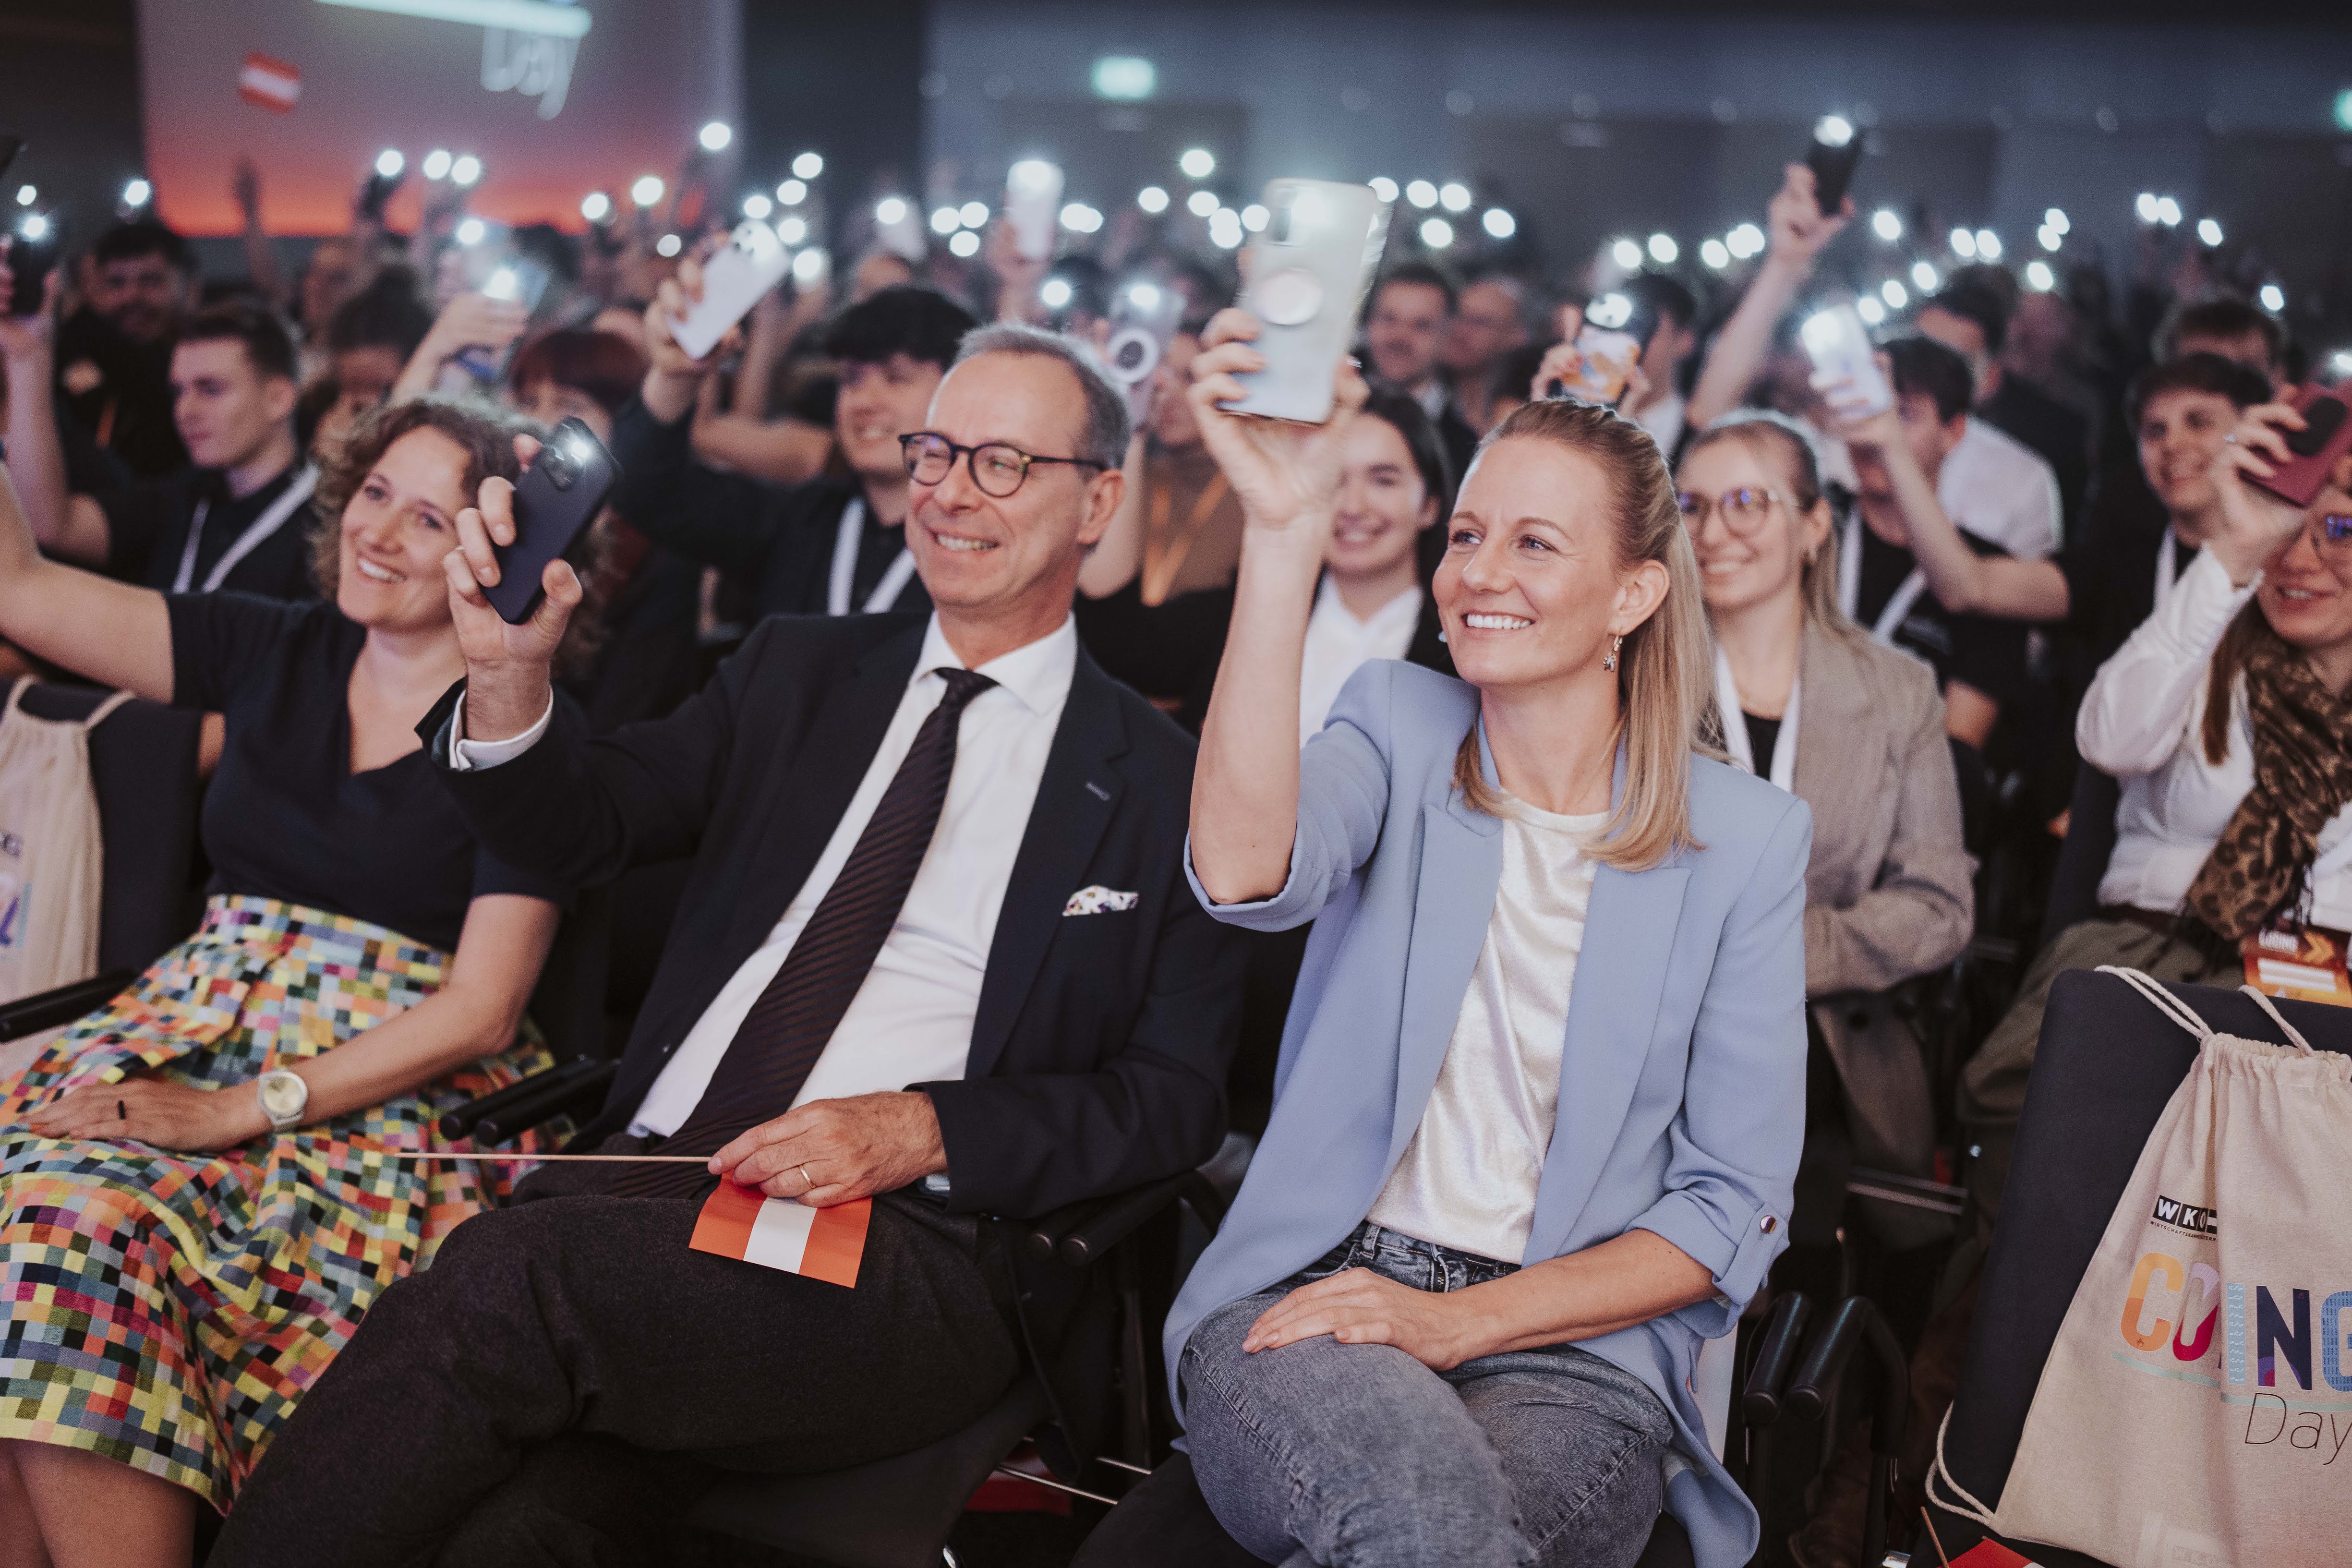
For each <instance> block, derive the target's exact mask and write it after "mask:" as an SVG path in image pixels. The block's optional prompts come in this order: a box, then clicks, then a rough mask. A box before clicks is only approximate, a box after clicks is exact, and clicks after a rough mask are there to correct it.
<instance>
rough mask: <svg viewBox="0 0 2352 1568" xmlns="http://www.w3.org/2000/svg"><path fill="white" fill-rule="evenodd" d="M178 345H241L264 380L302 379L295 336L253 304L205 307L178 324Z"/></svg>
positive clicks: (263, 307)
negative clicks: (295, 353)
mask: <svg viewBox="0 0 2352 1568" xmlns="http://www.w3.org/2000/svg"><path fill="white" fill-rule="evenodd" d="M142 254H145V253H143V252H142ZM180 342H183V343H218V342H238V343H243V344H244V345H245V357H246V358H247V360H249V361H251V362H252V363H253V368H254V369H255V370H256V371H257V372H258V373H259V374H261V375H262V376H263V378H265V379H267V378H268V377H270V376H282V377H283V378H285V379H286V380H288V381H299V380H300V379H301V375H300V373H299V371H298V370H297V369H296V367H295V361H294V334H293V333H291V332H289V331H287V330H286V323H285V322H283V321H279V320H278V312H277V311H275V310H271V309H269V308H268V306H267V305H263V304H260V303H258V302H257V301H255V300H222V301H221V302H220V303H219V304H217V305H207V306H205V308H204V309H203V310H198V311H197V312H196V313H195V314H194V315H193V316H190V317H189V318H188V319H187V321H184V322H183V323H182V324H181V327H180Z"/></svg>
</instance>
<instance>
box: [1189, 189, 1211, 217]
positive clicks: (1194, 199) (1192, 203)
mask: <svg viewBox="0 0 2352 1568" xmlns="http://www.w3.org/2000/svg"><path fill="white" fill-rule="evenodd" d="M1184 205H1185V207H1186V209H1187V210H1189V211H1190V212H1191V213H1192V216H1194V217H1207V216H1209V215H1210V214H1211V213H1213V212H1215V211H1216V210H1217V205H1218V203H1217V193H1216V192H1214V191H1194V192H1193V193H1192V195H1190V196H1187V197H1186V198H1185V199H1184Z"/></svg>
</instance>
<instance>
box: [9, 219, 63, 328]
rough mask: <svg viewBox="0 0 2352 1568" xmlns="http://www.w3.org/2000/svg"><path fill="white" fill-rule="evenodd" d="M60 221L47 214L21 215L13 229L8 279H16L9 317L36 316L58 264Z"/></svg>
mask: <svg viewBox="0 0 2352 1568" xmlns="http://www.w3.org/2000/svg"><path fill="white" fill-rule="evenodd" d="M60 238H61V236H60V235H59V233H58V220H57V219H56V218H55V217H54V216H50V215H49V214H47V213H43V212H23V213H19V214H18V215H17V217H16V225H15V226H14V227H12V228H11V229H10V230H9V231H8V254H7V257H6V260H7V263H8V272H9V275H10V276H11V277H12V278H14V279H16V282H15V284H14V286H13V287H11V288H10V289H9V290H8V300H7V306H8V313H9V314H10V315H12V316H37V315H39V314H40V313H41V300H42V298H43V296H44V294H45V293H46V291H47V288H48V283H49V268H52V267H55V266H56V265H57V263H58V241H59V239H60Z"/></svg>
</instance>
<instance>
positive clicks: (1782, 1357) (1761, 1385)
mask: <svg viewBox="0 0 2352 1568" xmlns="http://www.w3.org/2000/svg"><path fill="white" fill-rule="evenodd" d="M1812 1321H1813V1303H1812V1300H1811V1298H1810V1297H1808V1296H1806V1295H1804V1294H1803V1293H1802V1292H1801V1291H1795V1290H1791V1291H1790V1292H1789V1293H1788V1294H1787V1295H1785V1296H1783V1297H1781V1298H1780V1300H1778V1301H1775V1302H1773V1303H1772V1315H1771V1316H1770V1317H1769V1318H1768V1319H1766V1320H1765V1323H1764V1337H1763V1338H1762V1339H1761V1340H1760V1341H1759V1342H1757V1346H1756V1363H1755V1364H1754V1365H1753V1366H1752V1367H1750V1368H1749V1369H1748V1387H1747V1390H1746V1391H1745V1392H1744V1393H1743V1394H1741V1395H1740V1403H1739V1408H1740V1414H1741V1415H1743V1416H1745V1417H1746V1419H1747V1422H1748V1425H1749V1426H1756V1427H1764V1426H1770V1425H1772V1423H1773V1422H1775V1421H1777V1420H1779V1419H1780V1402H1781V1400H1782V1399H1783V1398H1784V1397H1785V1396H1786V1394H1787V1386H1786V1385H1787V1384H1788V1381H1789V1373H1790V1370H1791V1369H1792V1368H1794V1367H1795V1366H1796V1364H1797V1348H1798V1346H1799V1345H1801V1344H1802V1343H1803V1342H1804V1338H1805V1330H1806V1329H1807V1328H1808V1327H1809V1326H1810V1325H1811V1322H1812Z"/></svg>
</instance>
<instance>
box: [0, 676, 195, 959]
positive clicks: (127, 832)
mask: <svg viewBox="0 0 2352 1568" xmlns="http://www.w3.org/2000/svg"><path fill="white" fill-rule="evenodd" d="M107 695H108V694H107V693H106V692H105V691H103V690H101V689H98V688H95V687H88V686H61V685H55V684H51V683H48V682H43V681H37V682H35V683H34V684H33V685H31V686H29V687H27V688H26V689H25V700H24V709H25V711H26V712H27V713H29V714H31V715H32V716H33V717H34V718H36V719H52V720H81V719H87V718H89V715H90V713H91V711H92V710H94V709H96V708H97V707H98V705H99V704H100V702H103V701H104V700H106V698H107ZM203 723H204V716H203V715H202V714H200V713H195V712H192V711H189V710H184V709H179V708H172V707H167V706H166V705H164V704H163V703H161V702H147V701H142V700H138V699H133V700H131V701H129V702H126V703H124V704H122V706H121V707H120V708H117V709H116V710H114V711H113V712H111V713H110V714H108V715H107V716H106V718H105V719H104V720H103V721H101V722H100V724H99V726H98V727H97V728H96V729H94V730H92V731H90V732H89V778H90V787H91V789H92V791H93V793H95V794H96V795H97V796H98V819H99V831H100V835H101V837H103V838H104V841H105V846H106V860H105V871H104V876H103V879H102V881H101V882H100V894H99V934H98V967H99V970H100V973H104V972H106V971H109V970H116V969H130V970H139V969H144V968H146V967H147V965H148V964H150V963H153V962H154V961H155V959H156V958H157V957H158V956H160V955H161V954H162V953H163V952H164V951H165V950H167V949H168V948H170V947H172V946H173V944H174V943H176V942H181V941H183V940H184V939H185V938H186V937H187V935H188V933H189V932H191V931H194V930H195V929H196V922H197V920H198V919H199V917H200V911H201V908H202V904H203V892H202V889H200V888H199V887H198V886H197V882H196V875H195V870H196V808H197V804H198V801H199V800H200V799H201V797H202V791H201V789H200V788H199V787H198V780H197V778H196V746H197V740H198V733H199V731H200V730H201V728H202V726H203Z"/></svg>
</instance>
